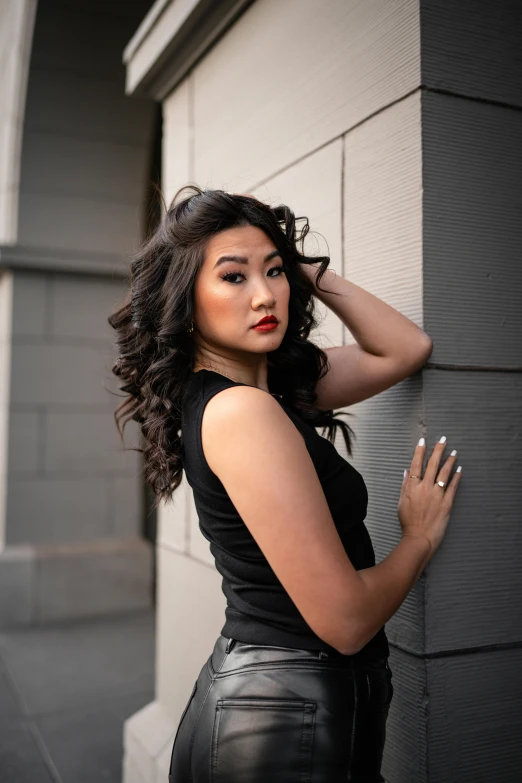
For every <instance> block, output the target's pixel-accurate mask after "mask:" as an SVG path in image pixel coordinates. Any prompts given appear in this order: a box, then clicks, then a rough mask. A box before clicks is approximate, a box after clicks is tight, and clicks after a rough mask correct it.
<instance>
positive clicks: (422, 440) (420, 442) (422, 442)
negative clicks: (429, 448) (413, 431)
mask: <svg viewBox="0 0 522 783" xmlns="http://www.w3.org/2000/svg"><path fill="white" fill-rule="evenodd" d="M419 446H424V438H421V439H420V441H419Z"/></svg>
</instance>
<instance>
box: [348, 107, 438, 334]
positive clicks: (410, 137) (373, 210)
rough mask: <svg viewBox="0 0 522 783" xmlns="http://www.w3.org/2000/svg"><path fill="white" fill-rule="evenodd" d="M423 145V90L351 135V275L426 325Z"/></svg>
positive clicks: (349, 226) (349, 194) (412, 318)
mask: <svg viewBox="0 0 522 783" xmlns="http://www.w3.org/2000/svg"><path fill="white" fill-rule="evenodd" d="M421 144H422V139H421V105H420V93H419V92H416V93H414V94H413V95H410V96H409V97H407V98H405V99H404V100H403V101H400V102H399V103H397V104H395V105H394V106H391V107H390V108H388V109H386V111H383V112H381V113H380V114H378V115H377V116H375V117H372V119H370V120H368V121H367V122H365V123H364V124H363V125H361V126H359V127H358V128H356V129H355V130H353V131H351V132H350V133H349V134H347V136H346V137H345V163H344V274H345V277H346V278H347V279H348V280H351V281H352V282H354V283H356V284H357V285H359V286H362V287H363V288H365V289H367V290H368V291H370V292H371V293H372V294H375V295H376V296H378V297H379V298H381V299H383V300H384V301H385V302H386V303H387V304H390V305H391V306H392V307H395V308H396V309H397V310H399V311H400V312H401V313H403V314H404V315H406V316H407V317H408V318H410V319H411V320H412V321H414V322H415V323H416V324H417V325H418V326H420V327H421V328H422V324H423V313H422V147H421ZM353 342H355V340H354V338H353V336H352V335H351V333H350V332H349V330H348V329H346V343H353Z"/></svg>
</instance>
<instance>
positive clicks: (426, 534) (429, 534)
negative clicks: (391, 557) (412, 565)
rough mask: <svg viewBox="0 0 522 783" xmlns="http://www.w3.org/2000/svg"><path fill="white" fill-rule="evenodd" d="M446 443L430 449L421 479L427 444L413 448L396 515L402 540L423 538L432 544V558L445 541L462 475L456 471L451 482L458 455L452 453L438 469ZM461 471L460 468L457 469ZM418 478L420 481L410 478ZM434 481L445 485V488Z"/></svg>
mask: <svg viewBox="0 0 522 783" xmlns="http://www.w3.org/2000/svg"><path fill="white" fill-rule="evenodd" d="M444 448H445V442H443V443H441V442H440V441H439V442H438V443H436V444H435V446H434V447H433V452H432V454H431V457H430V458H429V460H428V464H427V466H426V471H425V473H424V476H423V475H422V465H423V460H424V454H425V450H426V444H425V442H424V438H421V439H420V441H419V443H418V444H417V446H416V448H415V453H414V455H413V459H412V462H411V466H410V469H409V470H407V471H406V473H405V476H404V479H403V481H402V487H401V494H400V497H399V503H398V506H397V513H398V517H399V521H400V523H401V527H402V533H403V535H404V536H414V537H416V538H426V539H428V541H429V542H430V544H431V555H430V557H431V556H432V555H433V554H434V553H435V552H436V550H437V549H438V547H439V544H440V543H441V541H442V539H443V538H444V534H445V532H446V527H447V525H448V521H449V518H450V512H451V507H452V506H453V501H454V499H455V493H456V491H457V487H458V485H459V483H460V477H461V476H462V473H461V472H460V471H458V472H457V471H455V473H454V474H453V476H452V478H451V481H450V474H451V469H452V467H453V466H454V464H455V460H456V454H457V452H456V451H455V452H453V451H452V453H451V454H450V456H449V457H448V458H447V459H446V461H445V462H444V464H443V465H442V467H440V468H439V465H440V462H441V459H442V455H443V453H444ZM459 467H460V466H459ZM410 476H418V477H419V478H410ZM437 481H444V482H446V486H445V487H441V486H439V484H437Z"/></svg>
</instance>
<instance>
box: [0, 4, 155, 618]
mask: <svg viewBox="0 0 522 783" xmlns="http://www.w3.org/2000/svg"><path fill="white" fill-rule="evenodd" d="M149 6H150V2H143V1H139V0H134V1H133V2H131V3H116V2H112V3H106V2H102V0H97V1H95V2H92V0H91V1H90V2H78V1H76V0H43V1H42V2H40V3H36V2H35V0H4V1H3V2H2V3H1V5H0V31H1V33H0V35H1V44H0V58H1V62H2V68H1V69H0V73H1V76H0V105H1V107H2V112H1V113H0V116H1V120H0V130H1V133H2V141H3V145H2V154H1V156H0V307H1V310H0V313H1V315H0V323H1V326H0V345H1V348H0V379H1V381H0V383H1V386H0V423H1V424H0V627H13V626H20V625H31V624H41V623H45V622H48V621H50V620H63V619H69V618H71V619H72V618H78V617H82V616H85V617H86V616H96V615H99V614H108V613H111V612H119V611H126V610H130V609H134V608H138V607H140V606H146V605H150V603H151V601H152V600H153V545H152V543H151V541H150V537H149V536H148V535H147V514H146V501H145V498H146V493H145V492H144V487H143V481H142V479H141V467H140V455H139V454H138V453H137V452H133V451H128V452H124V451H123V449H122V446H121V443H120V439H119V436H118V434H117V431H116V427H115V424H114V420H113V410H114V408H115V407H116V404H117V403H118V402H120V401H121V400H120V398H117V397H115V396H114V392H116V391H117V384H116V383H115V380H116V379H113V378H111V366H112V363H113V360H114V357H115V352H114V349H113V346H112V334H111V331H112V330H111V329H110V327H109V325H108V323H107V316H108V314H109V313H110V312H111V310H112V309H114V307H115V306H116V305H117V303H118V302H119V301H120V299H122V297H123V295H124V292H125V274H126V272H127V254H128V253H129V252H130V251H131V250H132V248H133V247H135V246H136V245H137V244H138V243H139V242H140V241H141V239H142V236H143V233H144V230H145V228H146V223H147V219H148V214H149V213H148V211H147V199H148V195H149V192H148V188H149V181H150V180H151V178H153V177H154V172H153V164H154V160H153V158H154V142H155V138H156V137H157V136H158V133H159V130H160V129H159V127H158V124H159V117H158V108H157V104H156V103H155V102H154V101H153V100H150V99H148V98H136V97H130V96H127V95H125V92H124V82H125V70H124V66H123V64H122V61H121V51H122V49H123V47H124V45H125V43H126V41H127V40H128V39H129V37H130V36H131V35H132V33H133V32H134V31H135V29H136V27H137V25H138V23H139V21H140V20H141V19H142V17H143V15H144V14H145V13H146V12H147V10H148V8H149ZM156 165H157V163H156ZM111 391H112V392H113V393H111ZM131 424H133V422H132V423H131ZM126 441H127V445H128V446H136V445H139V444H138V441H139V438H138V435H137V432H136V429H134V430H133V428H132V426H129V427H128V428H127V430H126Z"/></svg>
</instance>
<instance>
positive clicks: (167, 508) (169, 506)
mask: <svg viewBox="0 0 522 783" xmlns="http://www.w3.org/2000/svg"><path fill="white" fill-rule="evenodd" d="M191 495H192V490H191V488H190V485H189V484H188V482H187V480H186V478H185V474H183V479H182V481H181V484H180V485H179V487H178V488H177V489H176V491H175V492H174V494H173V496H172V500H171V501H169V502H168V503H160V505H159V506H158V532H157V537H156V542H157V545H158V547H162V546H165V547H167V548H170V549H175V550H177V551H178V552H188V536H189V533H188V528H189V524H190V521H189V503H191V502H192V499H191Z"/></svg>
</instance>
